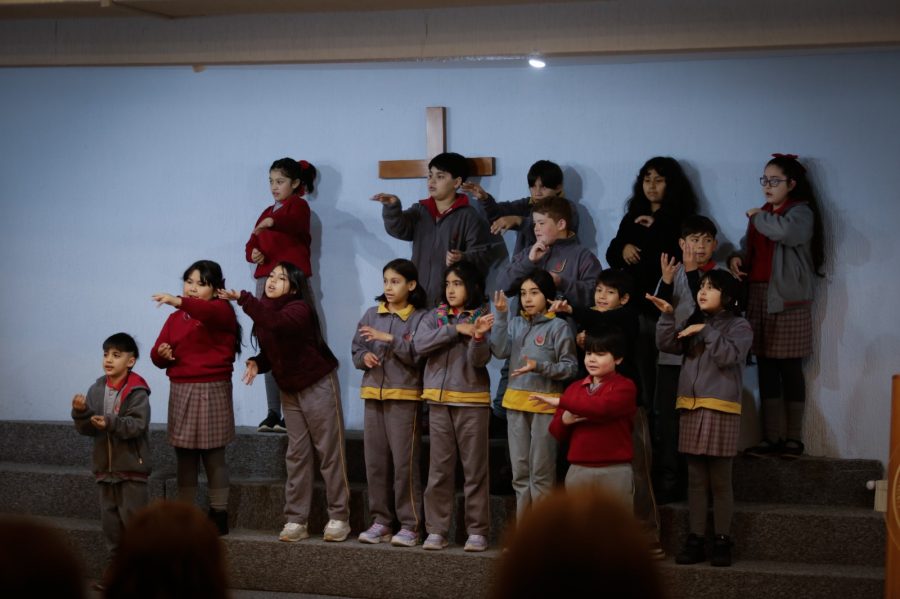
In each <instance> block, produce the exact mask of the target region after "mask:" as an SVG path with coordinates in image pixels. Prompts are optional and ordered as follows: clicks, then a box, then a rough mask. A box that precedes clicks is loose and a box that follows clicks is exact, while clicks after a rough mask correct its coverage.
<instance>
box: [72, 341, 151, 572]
mask: <svg viewBox="0 0 900 599" xmlns="http://www.w3.org/2000/svg"><path fill="white" fill-rule="evenodd" d="M137 359H138V348H137V343H135V341H134V338H132V337H131V335H128V334H126V333H116V334H115V335H112V336H111V337H109V338H108V339H107V340H106V341H104V342H103V371H104V373H105V375H104V376H101V377H100V378H99V379H97V380H96V381H95V382H94V384H93V385H91V388H90V389H88V392H87V396H85V395H82V394H80V393H79V394H77V395H75V397H74V398H73V399H72V419H73V420H74V421H75V429H76V430H77V431H78V432H79V433H81V434H82V435H88V436H91V437H94V451H93V458H92V467H93V470H94V477H95V478H96V480H97V483H98V490H99V498H100V523H101V525H102V527H103V534H104V536H105V537H106V545H107V548H108V549H109V553H110V557H112V555H113V554H114V553H115V551H116V549H117V548H118V545H119V540H120V539H121V536H122V531H123V530H124V528H125V526H127V524H128V520H130V519H131V517H132V516H133V515H134V513H135V512H136V511H138V510H139V509H140V508H142V507H144V506H145V505H147V503H148V500H149V495H148V492H147V478H148V477H149V475H150V444H149V434H148V431H149V428H150V387H149V386H147V383H146V382H145V381H144V379H143V378H142V377H141V376H140V375H138V374H137V373H135V372H132V370H131V369H132V368H133V367H134V364H135V362H137Z"/></svg>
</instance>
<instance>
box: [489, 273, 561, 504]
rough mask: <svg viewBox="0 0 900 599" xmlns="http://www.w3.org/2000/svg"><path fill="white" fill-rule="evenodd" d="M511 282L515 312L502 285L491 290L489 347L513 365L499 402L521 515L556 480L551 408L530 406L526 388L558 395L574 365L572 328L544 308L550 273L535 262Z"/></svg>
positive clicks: (551, 290) (549, 296) (552, 289)
mask: <svg viewBox="0 0 900 599" xmlns="http://www.w3.org/2000/svg"><path fill="white" fill-rule="evenodd" d="M515 287H516V288H518V290H519V293H518V295H519V306H520V308H521V312H520V314H519V315H518V316H513V317H512V318H509V317H508V313H509V312H508V306H507V301H506V295H505V294H504V293H503V292H502V291H497V292H496V293H495V294H494V318H495V326H494V328H493V335H492V337H491V351H492V353H493V354H494V355H495V356H497V357H498V358H508V359H509V362H510V364H511V365H512V368H513V370H512V371H511V372H510V373H509V377H510V382H509V384H508V386H507V388H506V392H505V393H504V394H503V407H504V408H506V419H507V423H508V424H507V435H508V439H509V454H510V459H511V461H512V474H513V480H512V485H513V488H514V489H515V491H516V514H517V515H518V516H519V517H521V516H522V514H523V513H524V512H525V510H526V509H527V508H528V507H530V505H531V504H532V503H534V502H536V501H538V500H539V499H541V498H543V497H545V496H546V495H548V494H549V493H550V491H551V490H552V488H553V485H554V483H555V482H556V441H555V440H554V439H553V437H551V436H550V433H549V430H548V427H549V425H550V420H551V419H552V417H553V410H552V409H551V408H548V407H546V406H536V405H535V404H534V403H532V402H530V401H529V400H528V397H529V395H531V394H532V393H541V394H544V395H549V396H553V397H559V396H560V395H561V394H562V392H563V390H564V385H565V381H567V380H569V379H572V378H573V377H574V376H575V373H576V372H577V371H578V366H577V363H576V359H577V358H576V354H575V338H574V336H573V335H572V330H571V329H570V328H569V326H568V324H566V322H565V321H564V320H562V319H560V318H556V317H555V316H556V315H555V314H553V312H550V311H549V310H548V308H549V306H550V302H551V301H552V300H553V298H554V297H556V285H555V284H554V283H553V278H552V277H551V276H550V274H549V273H548V272H547V271H546V270H541V269H539V268H536V269H535V270H533V271H532V272H531V273H530V274H529V275H528V276H526V277H525V278H524V279H523V280H522V281H518V282H516V284H515ZM508 318H509V322H508V324H507V319H508Z"/></svg>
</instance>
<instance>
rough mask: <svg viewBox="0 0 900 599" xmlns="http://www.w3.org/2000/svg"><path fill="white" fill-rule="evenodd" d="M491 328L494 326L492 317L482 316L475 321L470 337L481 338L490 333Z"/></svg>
mask: <svg viewBox="0 0 900 599" xmlns="http://www.w3.org/2000/svg"><path fill="white" fill-rule="evenodd" d="M492 326H494V315H493V314H482V315H481V316H479V317H478V318H477V319H476V320H475V327H474V330H473V335H472V336H473V337H481V336H483V335H484V334H485V333H487V332H488V331H490V330H491V327H492Z"/></svg>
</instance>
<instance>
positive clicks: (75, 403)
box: [72, 393, 87, 412]
mask: <svg viewBox="0 0 900 599" xmlns="http://www.w3.org/2000/svg"><path fill="white" fill-rule="evenodd" d="M72 409H73V410H75V411H76V412H84V411H85V410H87V398H85V396H84V395H82V394H81V393H78V394H76V395H75V397H73V398H72Z"/></svg>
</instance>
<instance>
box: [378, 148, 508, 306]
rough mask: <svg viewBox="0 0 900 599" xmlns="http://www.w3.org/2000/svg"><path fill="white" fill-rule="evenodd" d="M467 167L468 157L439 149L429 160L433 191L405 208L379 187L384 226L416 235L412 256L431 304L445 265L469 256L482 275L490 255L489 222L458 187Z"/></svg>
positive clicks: (409, 237) (439, 292)
mask: <svg viewBox="0 0 900 599" xmlns="http://www.w3.org/2000/svg"><path fill="white" fill-rule="evenodd" d="M468 173H469V164H468V162H467V161H466V159H465V157H463V156H461V155H459V154H456V153H454V152H445V153H443V154H438V155H437V156H435V157H434V158H432V159H431V162H429V163H428V193H429V196H428V197H427V198H426V199H424V200H421V201H419V202H418V203H417V204H413V205H412V206H411V207H409V208H407V209H406V210H403V209H402V206H401V205H400V200H399V199H398V198H397V196H395V195H390V194H386V193H378V194H375V195H374V196H373V197H372V200H374V201H376V202H381V204H382V209H381V215H382V218H383V219H384V229H385V231H387V233H388V235H390V236H391V237H396V238H397V239H403V240H404V241H412V246H413V248H412V261H413V263H414V264H415V265H416V269H417V270H418V271H419V282H420V284H421V285H422V287H423V288H424V289H425V294H426V295H427V297H428V302H429V304H428V305H429V306H433V305H435V304H436V303H437V302H438V300H440V299H441V297H442V296H443V286H444V279H443V273H444V269H445V268H446V267H447V266H450V265H451V264H455V263H456V262H459V261H460V260H462V259H465V260H467V261H469V262H471V263H472V264H474V265H475V266H477V267H478V269H479V271H480V272H481V275H482V277H483V276H484V275H485V274H486V273H487V269H488V266H489V265H490V261H491V251H490V247H489V246H490V244H491V240H490V236H489V233H488V225H487V223H486V222H485V221H484V219H483V218H482V217H481V216H480V215H479V214H478V211H477V210H476V209H475V208H474V207H473V206H472V205H470V204H469V198H468V197H467V196H466V195H465V194H462V193H458V192H457V190H458V189H459V186H460V185H462V184H463V182H464V181H465V180H466V177H467V176H468Z"/></svg>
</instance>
